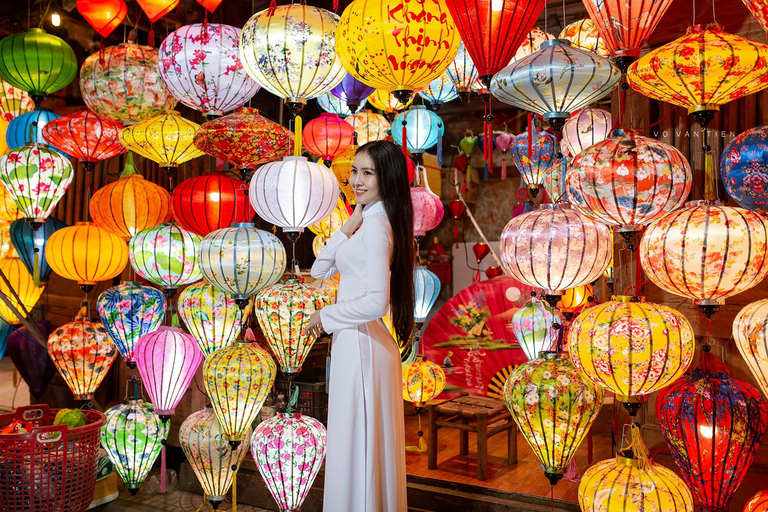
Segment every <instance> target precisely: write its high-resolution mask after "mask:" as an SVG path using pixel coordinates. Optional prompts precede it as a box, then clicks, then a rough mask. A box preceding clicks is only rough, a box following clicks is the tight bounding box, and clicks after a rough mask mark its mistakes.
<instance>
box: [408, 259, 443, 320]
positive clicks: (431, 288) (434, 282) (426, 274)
mask: <svg viewBox="0 0 768 512" xmlns="http://www.w3.org/2000/svg"><path fill="white" fill-rule="evenodd" d="M413 291H414V294H415V299H416V300H415V302H414V306H415V307H414V310H413V319H414V320H415V321H416V323H417V324H423V323H424V320H426V319H427V315H428V314H429V310H430V309H432V306H434V305H435V301H436V300H437V296H438V295H440V279H439V278H438V277H437V276H436V275H435V274H434V273H433V272H431V271H429V270H427V267H423V266H421V265H418V266H417V267H416V268H415V269H413Z"/></svg>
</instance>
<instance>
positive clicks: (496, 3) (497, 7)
mask: <svg viewBox="0 0 768 512" xmlns="http://www.w3.org/2000/svg"><path fill="white" fill-rule="evenodd" d="M503 8H504V0H491V11H492V12H499V11H501V10H502V9H503Z"/></svg>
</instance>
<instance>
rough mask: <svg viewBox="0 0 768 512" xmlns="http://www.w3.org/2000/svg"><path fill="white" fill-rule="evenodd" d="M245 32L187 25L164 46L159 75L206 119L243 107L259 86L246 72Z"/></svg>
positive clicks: (217, 26)
mask: <svg viewBox="0 0 768 512" xmlns="http://www.w3.org/2000/svg"><path fill="white" fill-rule="evenodd" d="M241 32H242V31H241V30H240V29H239V28H236V27H232V26H230V25H222V24H218V23H207V22H206V23H195V24H194V25H185V26H183V27H181V28H180V29H178V30H175V31H174V32H171V34H170V35H169V36H168V37H166V38H165V41H163V43H162V44H161V45H160V52H159V55H158V60H159V67H158V71H159V72H160V76H161V77H162V79H163V82H164V83H165V86H166V87H167V88H168V90H169V91H170V92H171V94H173V95H174V97H176V98H177V99H178V100H179V101H180V102H181V103H183V104H184V105H186V106H188V107H189V108H193V109H195V110H199V111H200V112H202V113H203V114H204V115H206V116H209V117H210V116H219V115H221V114H222V112H229V111H230V110H234V109H235V108H237V107H241V106H243V105H244V104H245V103H247V102H248V100H250V99H251V98H252V97H253V96H254V94H256V93H257V92H258V91H259V86H258V84H256V82H254V81H253V80H252V79H251V77H249V76H248V75H247V74H246V73H245V71H243V65H242V62H241V61H240V56H239V55H238V47H237V45H238V43H239V41H240V34H241Z"/></svg>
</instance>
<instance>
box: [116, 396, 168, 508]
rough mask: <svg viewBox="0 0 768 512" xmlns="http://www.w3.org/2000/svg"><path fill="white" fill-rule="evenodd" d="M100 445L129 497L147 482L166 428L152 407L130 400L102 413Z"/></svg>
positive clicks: (166, 432) (165, 434) (160, 448)
mask: <svg viewBox="0 0 768 512" xmlns="http://www.w3.org/2000/svg"><path fill="white" fill-rule="evenodd" d="M104 414H105V415H106V417H107V421H106V423H105V424H104V426H103V427H101V444H102V446H103V447H104V449H105V450H106V451H107V456H108V457H109V460H111V461H112V464H113V465H114V466H115V470H116V471H117V474H118V475H120V478H122V479H123V483H124V484H125V487H127V488H128V491H130V493H131V494H132V495H135V494H136V492H137V491H138V490H139V487H141V484H142V482H144V479H145V478H147V475H148V474H149V471H150V470H151V469H152V466H154V465H155V461H156V460H157V456H158V455H160V451H161V450H162V448H163V444H165V440H166V438H167V437H168V432H169V430H170V425H168V424H167V423H163V422H162V421H160V418H158V416H157V414H155V408H154V407H152V404H147V403H144V400H139V399H133V400H128V402H127V403H124V404H119V405H116V406H114V407H112V408H111V409H109V410H108V411H106V412H105V413H104Z"/></svg>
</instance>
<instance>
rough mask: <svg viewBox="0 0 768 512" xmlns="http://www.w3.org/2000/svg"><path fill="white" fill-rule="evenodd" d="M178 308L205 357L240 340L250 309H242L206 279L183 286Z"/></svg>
mask: <svg viewBox="0 0 768 512" xmlns="http://www.w3.org/2000/svg"><path fill="white" fill-rule="evenodd" d="M178 308H179V316H181V319H182V320H184V324H185V325H186V326H187V330H188V331H189V332H190V334H192V336H194V337H195V341H197V346H198V347H200V350H201V351H202V352H203V355H205V356H206V357H208V356H209V355H211V354H212V353H213V352H214V351H216V350H218V349H220V348H222V347H226V346H228V345H231V344H232V343H233V342H234V341H235V340H236V339H237V336H238V335H239V334H240V331H241V330H242V328H243V325H244V324H245V321H246V319H247V318H248V312H249V311H250V308H246V309H244V310H243V309H240V307H238V305H237V304H236V303H235V300H234V299H233V298H232V297H230V296H229V295H228V294H227V293H226V292H223V291H221V290H219V289H217V288H214V287H213V286H211V285H210V284H208V283H206V282H199V283H195V284H193V285H190V286H187V287H186V288H184V290H183V291H182V292H181V294H179V301H178Z"/></svg>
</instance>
